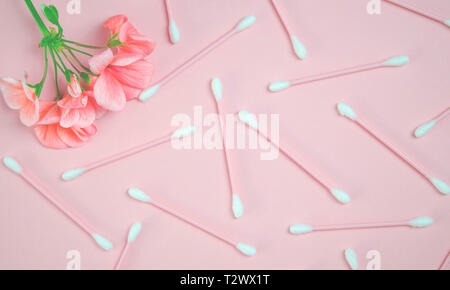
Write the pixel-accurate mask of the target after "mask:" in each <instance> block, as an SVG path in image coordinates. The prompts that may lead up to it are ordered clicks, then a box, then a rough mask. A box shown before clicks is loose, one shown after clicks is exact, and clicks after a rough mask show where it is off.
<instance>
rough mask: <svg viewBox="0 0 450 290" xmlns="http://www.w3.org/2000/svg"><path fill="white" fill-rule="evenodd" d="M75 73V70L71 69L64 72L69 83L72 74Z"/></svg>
mask: <svg viewBox="0 0 450 290" xmlns="http://www.w3.org/2000/svg"><path fill="white" fill-rule="evenodd" d="M74 74H75V73H74V72H73V71H71V70H70V69H68V70H66V71H65V72H64V75H65V77H66V81H67V82H68V83H70V81H71V80H70V76H71V75H74Z"/></svg>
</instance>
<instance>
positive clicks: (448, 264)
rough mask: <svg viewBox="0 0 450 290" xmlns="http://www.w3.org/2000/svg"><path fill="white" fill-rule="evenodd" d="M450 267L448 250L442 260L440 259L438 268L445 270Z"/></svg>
mask: <svg viewBox="0 0 450 290" xmlns="http://www.w3.org/2000/svg"><path fill="white" fill-rule="evenodd" d="M449 267H450V252H448V254H447V256H446V257H445V259H444V261H442V264H441V266H440V267H439V270H445V269H447V268H449Z"/></svg>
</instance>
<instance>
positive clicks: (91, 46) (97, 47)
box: [61, 39, 106, 49]
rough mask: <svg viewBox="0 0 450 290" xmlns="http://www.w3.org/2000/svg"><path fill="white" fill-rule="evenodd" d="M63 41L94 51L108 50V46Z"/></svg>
mask: <svg viewBox="0 0 450 290" xmlns="http://www.w3.org/2000/svg"><path fill="white" fill-rule="evenodd" d="M61 40H62V41H64V42H67V43H71V44H74V45H76V46H79V47H85V48H92V49H105V48H106V46H93V45H87V44H83V43H79V42H75V41H71V40H67V39H61Z"/></svg>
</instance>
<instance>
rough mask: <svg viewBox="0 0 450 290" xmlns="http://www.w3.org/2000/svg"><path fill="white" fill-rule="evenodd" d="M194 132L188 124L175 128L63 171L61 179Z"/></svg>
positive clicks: (69, 178) (73, 176) (72, 177)
mask: <svg viewBox="0 0 450 290" xmlns="http://www.w3.org/2000/svg"><path fill="white" fill-rule="evenodd" d="M194 132H195V127H194V126H188V127H184V128H181V129H178V130H176V131H175V132H174V133H173V134H169V135H166V136H164V137H161V138H159V139H156V140H152V141H150V142H147V143H145V144H142V145H139V146H136V147H133V148H130V149H128V150H125V151H123V152H120V153H118V154H115V155H112V156H109V157H107V158H104V159H102V160H99V161H95V162H93V163H90V164H88V165H86V166H83V167H79V168H75V169H71V170H68V171H65V172H64V173H63V174H62V179H63V180H65V181H70V180H73V179H75V178H77V177H79V176H81V175H83V174H84V173H86V172H88V171H91V170H94V169H96V168H99V167H101V166H104V165H107V164H110V163H112V162H114V161H117V160H120V159H123V158H126V157H129V156H131V155H134V154H137V153H139V152H142V151H144V150H147V149H150V148H153V147H156V146H158V145H161V144H164V143H168V142H170V141H172V140H174V139H181V138H184V137H187V136H190V135H191V134H193V133H194Z"/></svg>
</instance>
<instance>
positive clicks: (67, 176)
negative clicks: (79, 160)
mask: <svg viewBox="0 0 450 290" xmlns="http://www.w3.org/2000/svg"><path fill="white" fill-rule="evenodd" d="M84 172H85V170H84V168H76V169H71V170H67V171H65V172H64V173H63V174H62V176H61V178H62V179H63V180H64V181H70V180H74V179H75V178H77V177H79V176H81V175H83V173H84Z"/></svg>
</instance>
